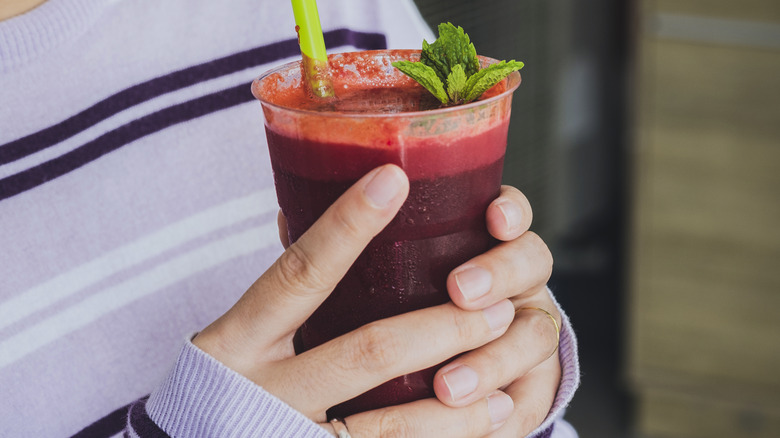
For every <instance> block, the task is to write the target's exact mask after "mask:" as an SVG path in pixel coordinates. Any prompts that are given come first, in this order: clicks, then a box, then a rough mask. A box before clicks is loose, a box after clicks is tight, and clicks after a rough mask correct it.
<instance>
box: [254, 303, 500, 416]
mask: <svg viewBox="0 0 780 438" xmlns="http://www.w3.org/2000/svg"><path fill="white" fill-rule="evenodd" d="M513 317H514V307H513V306H512V304H511V302H509V301H508V300H503V301H501V302H499V303H497V304H495V305H494V306H492V307H489V308H487V309H484V310H479V311H464V310H462V309H459V308H457V307H456V306H454V305H452V304H451V303H448V304H443V305H440V306H436V307H432V308H428V309H423V310H418V311H415V312H410V313H406V314H403V315H398V316H395V317H392V318H387V319H384V320H380V321H376V322H373V323H371V324H367V325H365V326H363V327H361V328H359V329H357V330H355V331H353V332H350V333H348V334H346V335H344V336H341V337H339V338H336V339H334V340H332V341H330V342H328V343H326V344H323V345H321V346H319V347H317V348H314V349H312V350H309V351H307V352H304V353H302V354H300V355H298V356H295V357H292V358H289V359H287V360H285V361H283V362H280V363H279V365H278V366H275V368H274V369H273V370H271V371H270V372H269V371H266V372H265V376H264V377H263V379H264V380H265V383H264V386H265V387H266V389H267V390H268V391H269V392H271V393H273V394H276V395H277V396H279V397H280V398H281V399H282V400H284V401H286V402H287V403H288V404H290V405H291V406H295V407H296V409H298V410H300V411H301V412H303V413H304V414H310V413H316V412H322V411H324V410H325V409H327V408H329V407H330V406H333V405H336V404H338V403H341V402H343V401H345V400H349V399H351V398H353V397H355V396H357V395H359V394H362V393H363V392H365V391H367V390H369V389H371V388H373V387H376V386H378V385H380V384H381V383H384V382H386V381H388V380H390V379H392V378H394V377H397V376H400V375H403V374H408V373H411V372H414V371H417V370H421V369H425V368H428V367H431V366H433V365H436V364H438V363H441V362H443V361H445V360H447V359H449V358H450V357H452V356H454V355H456V354H459V353H461V352H463V351H467V350H471V349H474V348H476V347H479V346H481V345H484V344H486V343H487V342H489V341H491V340H493V339H496V338H498V337H499V336H501V335H502V334H503V333H504V332H505V331H506V329H507V327H508V326H509V324H510V323H511V322H512V320H513ZM315 365H316V366H315ZM302 382H303V384H302ZM306 382H310V383H309V384H306ZM301 388H303V389H301ZM494 389H495V388H494ZM472 401H476V399H473V400H472Z"/></svg>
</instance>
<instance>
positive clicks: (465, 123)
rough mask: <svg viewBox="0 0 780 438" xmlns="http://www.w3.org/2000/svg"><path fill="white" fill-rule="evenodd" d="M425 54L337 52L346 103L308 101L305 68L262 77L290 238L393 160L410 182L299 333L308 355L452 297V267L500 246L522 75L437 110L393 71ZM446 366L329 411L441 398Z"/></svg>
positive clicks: (258, 87)
mask: <svg viewBox="0 0 780 438" xmlns="http://www.w3.org/2000/svg"><path fill="white" fill-rule="evenodd" d="M418 58H419V52H418V51H410V50H393V51H378V52H356V53H344V54H336V55H331V56H330V57H329V62H330V69H331V75H332V80H333V86H334V90H335V92H336V99H335V100H322V99H314V98H312V97H311V96H309V94H308V93H307V92H306V89H305V87H304V86H303V84H302V83H301V69H300V65H299V63H293V64H288V65H285V66H282V67H280V68H277V69H275V70H272V71H270V72H268V73H266V74H265V75H263V76H262V77H261V78H259V79H257V80H256V81H255V82H254V83H253V86H252V91H253V93H254V95H255V96H256V97H257V98H258V99H260V100H261V102H262V104H263V110H264V114H265V121H266V123H265V126H266V133H267V138H268V147H269V151H270V157H271V164H272V166H273V172H274V180H275V183H276V190H277V195H278V199H279V204H280V206H281V209H282V212H283V213H284V215H285V217H286V218H287V223H288V234H289V238H290V242H294V241H295V240H297V239H298V238H299V237H300V236H301V235H302V234H303V233H304V232H305V231H306V230H307V229H308V228H309V227H310V226H311V225H312V224H313V223H314V222H315V221H316V220H317V219H318V218H319V217H320V215H322V213H323V212H324V211H325V210H326V209H327V208H328V207H329V206H330V205H331V204H332V203H333V202H334V201H335V200H336V199H337V198H338V197H339V196H341V195H342V194H343V193H344V192H345V191H346V190H347V188H349V187H350V186H351V185H352V184H354V183H355V182H356V181H357V180H358V179H359V178H361V177H362V176H363V175H365V174H366V173H368V172H369V171H371V170H372V169H374V168H376V167H378V166H380V165H383V164H387V163H394V164H397V165H398V166H400V167H401V168H403V169H404V171H405V172H406V174H407V176H408V178H409V181H410V191H409V197H408V198H407V200H406V202H405V203H404V204H403V206H402V207H401V209H400V211H399V213H398V214H397V215H396V217H395V218H394V219H393V220H392V222H391V223H390V224H389V225H388V226H387V227H386V228H385V229H384V230H383V231H382V232H381V233H380V234H379V235H377V236H376V238H374V239H373V240H372V241H371V243H370V244H369V245H368V247H367V248H366V249H365V250H364V251H363V253H362V254H361V255H360V257H359V258H358V259H357V261H356V262H355V263H354V265H353V266H352V267H351V269H350V270H349V272H348V273H347V274H346V275H345V276H344V278H343V279H342V280H341V282H340V283H339V284H338V286H337V287H336V289H335V290H334V291H333V293H332V294H331V295H330V297H329V298H328V299H327V300H326V301H325V302H324V303H323V304H322V306H321V307H320V308H319V309H318V310H317V311H316V312H315V313H314V314H313V315H312V316H311V317H310V318H309V319H308V320H307V321H306V323H305V324H304V325H303V326H302V327H301V328H300V329H299V331H298V333H297V335H296V339H295V344H296V345H295V348H296V351H298V352H301V351H305V350H307V349H310V348H313V347H316V346H318V345H320V344H322V343H324V342H327V341H328V340H331V339H333V338H335V337H338V336H340V335H343V334H345V333H347V332H349V331H352V330H354V329H356V328H358V327H360V326H362V325H364V324H366V323H369V322H371V321H375V320H378V319H382V318H387V317H390V316H394V315H398V314H400V313H404V312H408V311H412V310H417V309H421V308H424V307H429V306H433V305H438V304H442V303H445V302H447V300H448V299H449V298H448V294H447V290H446V279H447V275H448V274H449V272H450V271H451V270H452V269H454V268H455V267H457V266H458V265H460V264H462V263H464V262H466V261H467V260H469V259H470V258H472V257H474V256H476V255H478V254H480V253H483V252H485V251H486V250H487V249H489V248H490V247H491V246H492V245H493V244H494V241H493V239H492V238H491V237H490V235H489V233H488V232H487V228H486V224H485V212H486V209H487V206H488V204H490V202H491V201H492V200H494V199H495V198H496V197H497V196H498V194H499V190H500V184H501V170H502V166H503V160H504V153H505V149H506V139H507V129H508V124H509V114H510V106H511V95H512V91H513V90H514V89H515V88H516V87H517V86H518V85H519V83H520V75H519V74H518V73H513V74H512V75H510V76H509V77H508V78H506V79H504V80H503V81H502V82H500V83H499V84H498V85H496V86H495V87H493V88H492V89H491V90H490V91H488V92H487V93H486V94H485V95H483V96H482V98H481V99H480V100H478V101H475V102H472V103H469V104H466V105H460V106H455V107H449V108H438V104H439V102H438V101H437V100H436V99H435V98H433V97H432V96H431V95H430V94H428V93H427V92H426V91H425V90H424V89H423V88H422V87H421V86H420V85H418V84H417V83H416V82H414V81H413V80H411V79H410V78H409V77H407V76H405V75H404V74H402V73H401V72H400V71H398V70H397V69H395V68H394V67H392V66H391V63H392V62H393V61H397V60H404V59H412V60H415V59H418ZM480 61H481V62H482V63H484V64H488V63H491V62H493V60H490V59H487V58H481V59H480ZM436 369H437V367H432V368H429V369H427V370H422V371H419V372H417V373H413V374H410V375H405V376H400V377H398V378H395V379H393V380H391V381H389V382H387V383H385V384H383V385H381V386H379V387H377V388H375V389H373V390H371V391H369V392H367V393H365V394H363V395H361V396H358V397H357V398H355V399H353V400H350V401H347V402H345V403H343V404H341V405H339V406H336V407H334V408H332V409H331V410H330V411H329V412H328V414H329V415H331V416H338V417H346V416H348V415H350V414H353V413H356V412H360V411H366V410H371V409H376V408H380V407H385V406H389V405H395V404H401V403H406V402H411V401H414V400H418V399H421V398H425V397H432V396H434V393H433V385H432V382H433V375H434V373H435V371H436Z"/></svg>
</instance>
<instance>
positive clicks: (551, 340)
mask: <svg viewBox="0 0 780 438" xmlns="http://www.w3.org/2000/svg"><path fill="white" fill-rule="evenodd" d="M533 313H534V317H533V318H531V320H530V321H529V324H530V329H531V332H532V333H533V336H534V338H533V339H539V340H540V341H539V342H540V343H541V347H539V351H538V353H537V354H538V355H539V358H540V361H541V360H544V359H547V358H548V357H549V356H550V352H551V351H552V350H553V348H554V347H555V345H556V344H557V341H556V337H557V335H556V332H555V327H554V326H553V323H552V321H550V318H549V317H548V316H547V315H545V314H543V313H542V312H533Z"/></svg>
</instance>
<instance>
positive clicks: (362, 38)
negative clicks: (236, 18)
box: [0, 30, 386, 201]
mask: <svg viewBox="0 0 780 438" xmlns="http://www.w3.org/2000/svg"><path fill="white" fill-rule="evenodd" d="M326 42H327V43H328V44H330V45H347V44H348V45H352V46H354V47H358V48H362V49H380V48H384V47H385V45H386V42H385V37H384V36H383V35H379V34H367V33H361V32H353V31H349V30H339V31H332V32H328V37H327V39H326ZM293 43H295V41H293ZM280 44H283V43H274V44H271V45H270V46H264V47H261V48H259V49H253V50H260V49H267V48H268V47H275V48H274V49H273V50H272V51H263V52H262V53H258V52H253V53H254V55H253V56H255V57H258V58H257V59H254V60H253V61H254V63H255V64H257V65H259V64H265V63H268V62H272V61H273V60H276V59H281V58H285V57H289V56H292V55H293V54H294V53H296V52H297V50H298V48H297V45H296V44H293V46H292V51H291V52H283V51H282V50H281V49H279V48H278V47H279V45H280ZM285 47H287V46H285ZM285 50H290V48H289V47H287V48H286V49H285ZM249 52H252V51H249ZM249 52H242V53H241V54H239V55H242V56H243V55H244V54H246V53H249ZM234 56H235V55H234ZM262 56H265V59H259V58H261V57H262ZM242 59H243V58H242ZM220 61H222V62H223V63H226V64H229V65H232V66H235V65H237V62H236V60H235V58H233V56H229V57H226V58H222V59H221V60H218V61H214V62H209V63H207V64H201V65H200V66H196V67H198V68H200V67H203V66H208V67H209V68H208V69H206V70H207V72H208V71H211V70H212V69H213V70H216V71H219V72H221V73H220V74H226V69H225V68H223V67H222V65H221V64H220ZM242 65H243V64H242ZM193 68H195V67H193ZM242 68H243V67H242ZM188 70H189V69H188ZM182 71H186V70H182ZM232 71H235V70H232ZM227 73H230V71H227ZM175 74H176V73H175ZM169 76H171V75H167V76H163V77H161V78H158V79H155V80H152V81H149V82H147V83H146V86H147V88H149V89H150V90H153V91H154V92H155V93H157V94H155V95H154V96H156V95H159V94H163V93H165V92H169V91H172V89H175V88H180V87H179V84H178V83H174V82H170V81H169V79H168V77H169ZM213 77H214V76H212V75H210V74H209V75H202V76H201V79H200V80H207V79H211V78H213ZM157 80H160V81H161V82H159V83H157V82H155V81H157ZM196 82H197V81H196ZM193 83H194V82H193ZM161 84H162V85H166V86H169V87H175V88H167V89H164V88H163V86H162V85H161ZM142 85H143V84H142ZM189 85H191V84H189ZM137 87H138V86H136V87H132V88H131V89H136V88H137ZM128 90H130V89H128ZM125 91H127V90H125ZM122 93H124V91H123V92H120V93H118V94H115V95H114V96H112V97H110V98H108V99H106V100H104V101H103V102H101V103H98V104H97V105H95V106H93V107H91V108H90V109H88V110H86V111H84V112H82V113H80V114H79V115H76V116H74V117H71V118H70V119H68V120H69V121H72V122H71V123H73V124H80V123H81V120H82V119H81V118H79V117H80V116H81V115H83V114H85V113H89V114H87V115H86V116H83V119H85V120H87V119H88V120H94V119H95V118H96V117H99V119H98V121H99V120H102V119H105V118H107V117H109V116H110V115H111V114H99V111H103V110H104V109H100V108H102V107H101V105H103V106H107V105H109V104H106V103H105V102H107V101H110V100H112V99H116V102H115V103H113V102H112V103H110V105H112V106H113V107H114V109H116V108H120V109H119V110H117V111H120V110H121V109H124V108H126V107H127V106H126V104H125V103H124V102H122V99H123V98H119V97H117V96H120V95H122ZM144 95H145V96H147V97H146V99H150V98H152V97H154V96H153V95H151V92H146V91H144ZM252 99H253V97H252V94H251V92H250V88H249V83H245V84H241V85H238V86H235V87H232V88H228V89H225V90H222V91H218V92H216V93H212V94H208V95H205V96H202V97H199V98H196V99H193V100H190V101H187V102H184V103H180V104H178V105H174V106H171V107H168V108H165V109H162V110H160V111H157V112H155V113H152V114H149V115H147V116H144V117H141V118H139V119H136V120H134V121H132V122H130V123H127V124H125V125H123V126H120V127H119V128H116V129H114V130H112V131H109V132H107V133H105V134H103V135H101V136H100V137H98V138H96V139H94V140H91V141H89V142H87V143H86V144H84V145H82V146H79V147H78V148H76V149H74V150H72V151H70V152H67V153H65V154H63V155H61V156H59V157H57V158H54V159H52V160H50V161H47V162H45V163H42V164H39V165H38V166H35V167H32V168H30V169H27V170H25V171H23V172H20V173H17V174H15V175H11V176H9V177H6V178H4V179H2V180H0V201H1V200H3V199H6V198H10V197H11V196H15V195H18V194H19V193H22V192H25V191H27V190H30V189H33V188H35V187H37V186H39V185H41V184H43V183H45V182H47V181H50V180H52V179H55V178H57V177H60V176H62V175H65V174H66V173H68V172H71V171H73V170H75V169H78V168H79V167H81V166H84V165H85V164H88V163H90V162H91V161H94V160H96V159H98V158H100V157H102V156H103V155H106V154H108V153H109V152H112V151H114V150H116V149H119V148H121V147H122V146H125V145H127V144H128V143H131V142H133V141H135V140H138V139H140V138H142V137H144V136H147V135H149V134H153V133H155V132H158V131H160V130H163V129H165V128H168V127H170V126H173V125H175V124H178V123H182V122H186V121H188V120H192V119H195V118H198V117H201V116H204V115H207V114H210V113H213V112H216V111H219V110H223V109H226V108H230V107H232V106H235V105H239V104H241V103H246V102H249V101H251V100H252ZM134 102H135V101H134ZM135 103H138V102H135ZM135 103H134V104H135ZM96 107H98V108H99V109H97V110H95V108H96ZM93 113H94V114H93ZM112 114H113V113H112ZM74 119H75V120H74ZM66 122H68V121H66ZM66 122H63V123H60V124H58V125H54V126H53V127H51V128H49V129H51V130H54V131H57V132H59V133H60V134H58V135H65V136H66V137H67V136H69V135H73V133H75V132H71V130H70V128H67V127H64V126H66V125H68V126H69V123H66ZM82 129H84V128H82ZM45 131H46V130H44V131H40V132H39V133H37V134H33V135H32V136H28V137H25V138H23V139H21V140H18V141H22V140H25V139H28V138H30V137H34V136H35V135H38V134H41V133H43V132H45ZM63 132H64V133H65V134H63ZM47 135H48V134H47ZM9 144H12V143H9ZM6 146H7V145H6ZM28 147H32V148H33V149H34V150H33V151H32V152H35V151H37V150H40V149H44V148H45V147H47V146H41V145H40V144H35V143H30V144H29V145H28ZM4 149H5V147H2V149H0V152H2V151H3V150H4ZM32 152H29V153H32Z"/></svg>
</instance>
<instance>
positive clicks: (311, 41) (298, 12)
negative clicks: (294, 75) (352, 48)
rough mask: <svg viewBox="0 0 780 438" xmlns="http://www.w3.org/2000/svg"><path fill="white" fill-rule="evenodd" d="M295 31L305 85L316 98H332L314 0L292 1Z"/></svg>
mask: <svg viewBox="0 0 780 438" xmlns="http://www.w3.org/2000/svg"><path fill="white" fill-rule="evenodd" d="M292 7H293V13H294V14H295V29H296V30H297V32H298V43H299V44H300V46H301V55H303V73H304V76H305V79H306V83H307V84H308V86H309V89H310V90H311V92H312V94H313V95H314V96H316V97H321V98H327V97H333V96H334V93H333V84H332V83H331V80H330V74H329V73H328V55H327V53H326V52H325V39H324V38H323V36H322V27H321V26H320V14H319V13H318V12H317V2H316V0H292Z"/></svg>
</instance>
